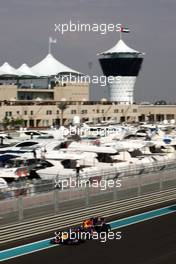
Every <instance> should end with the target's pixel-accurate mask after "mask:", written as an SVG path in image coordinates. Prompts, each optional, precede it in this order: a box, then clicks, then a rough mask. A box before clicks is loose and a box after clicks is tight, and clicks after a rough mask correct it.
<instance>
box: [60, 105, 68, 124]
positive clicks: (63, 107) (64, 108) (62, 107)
mask: <svg viewBox="0 0 176 264" xmlns="http://www.w3.org/2000/svg"><path fill="white" fill-rule="evenodd" d="M58 108H59V110H60V111H61V119H60V125H61V126H62V125H63V116H64V111H65V110H66V109H67V108H68V104H67V103H66V102H64V101H63V102H60V103H59V105H58Z"/></svg>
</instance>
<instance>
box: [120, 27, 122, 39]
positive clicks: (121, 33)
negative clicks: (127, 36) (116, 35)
mask: <svg viewBox="0 0 176 264" xmlns="http://www.w3.org/2000/svg"><path fill="white" fill-rule="evenodd" d="M121 39H122V31H121V29H120V40H121Z"/></svg>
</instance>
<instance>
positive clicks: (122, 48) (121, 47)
mask: <svg viewBox="0 0 176 264" xmlns="http://www.w3.org/2000/svg"><path fill="white" fill-rule="evenodd" d="M112 53H133V54H142V53H141V52H139V51H137V50H134V49H132V48H130V47H129V46H127V45H126V44H125V42H124V41H123V40H122V39H120V40H119V41H118V42H117V44H116V45H115V46H114V47H113V48H111V49H109V50H107V51H104V52H101V53H100V54H104V55H108V54H112Z"/></svg>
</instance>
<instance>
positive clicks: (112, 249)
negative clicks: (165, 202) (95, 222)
mask: <svg viewBox="0 0 176 264" xmlns="http://www.w3.org/2000/svg"><path fill="white" fill-rule="evenodd" d="M119 230H120V231H122V239H121V240H109V241H108V242H106V243H103V242H100V241H86V243H84V244H81V245H79V246H56V247H53V248H49V249H46V250H42V251H38V252H35V253H32V254H29V255H24V256H21V257H17V258H13V259H10V260H6V261H4V263H7V264H19V263H25V264H28V263H30V264H31V263H42V264H49V263H63V264H71V263H76V264H88V263H98V264H99V263H101V264H107V263H123V264H127V263H130V264H166V263H167V264H174V263H176V213H175V212H173V213H171V214H167V215H164V216H162V217H157V218H154V219H151V220H148V221H144V222H139V223H137V224H133V225H130V226H127V227H124V228H120V229H119ZM119 230H118V231H119Z"/></svg>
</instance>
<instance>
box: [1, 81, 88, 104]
mask: <svg viewBox="0 0 176 264" xmlns="http://www.w3.org/2000/svg"><path fill="white" fill-rule="evenodd" d="M63 98H65V99H66V100H67V101H82V100H85V101H88V100H89V84H88V83H64V85H54V87H52V88H51V89H48V88H33V87H32V86H31V88H29V87H28V88H22V87H20V86H17V85H15V84H11V85H9V84H8V85H7V84H1V85H0V100H1V101H4V100H11V101H13V100H26V101H27V100H38V101H42V100H46V101H47V100H54V101H61V100H62V99H63Z"/></svg>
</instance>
